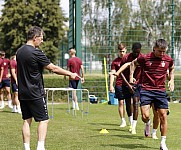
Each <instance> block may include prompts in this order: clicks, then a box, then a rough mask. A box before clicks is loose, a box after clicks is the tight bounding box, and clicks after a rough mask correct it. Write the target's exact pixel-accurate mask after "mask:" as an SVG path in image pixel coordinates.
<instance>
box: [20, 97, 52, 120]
mask: <svg viewBox="0 0 181 150" xmlns="http://www.w3.org/2000/svg"><path fill="white" fill-rule="evenodd" d="M20 106H21V111H22V118H23V120H26V119H29V118H32V117H33V118H34V119H35V121H36V122H39V121H44V120H48V119H49V117H48V110H47V103H46V99H45V98H41V99H39V100H20Z"/></svg>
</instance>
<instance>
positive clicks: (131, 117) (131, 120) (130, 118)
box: [129, 116, 133, 125]
mask: <svg viewBox="0 0 181 150" xmlns="http://www.w3.org/2000/svg"><path fill="white" fill-rule="evenodd" d="M132 122H133V116H129V123H130V125H132Z"/></svg>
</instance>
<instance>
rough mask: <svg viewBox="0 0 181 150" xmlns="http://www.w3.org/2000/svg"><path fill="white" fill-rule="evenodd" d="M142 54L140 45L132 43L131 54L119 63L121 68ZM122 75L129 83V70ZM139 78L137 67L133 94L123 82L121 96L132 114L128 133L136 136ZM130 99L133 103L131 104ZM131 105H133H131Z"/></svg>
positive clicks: (139, 69)
mask: <svg viewBox="0 0 181 150" xmlns="http://www.w3.org/2000/svg"><path fill="white" fill-rule="evenodd" d="M142 55H143V54H142V53H141V44H140V43H133V45H132V52H131V53H128V54H126V55H125V56H124V57H123V58H122V61H121V66H122V65H124V64H126V63H129V62H132V61H133V60H134V59H135V58H137V57H139V56H142ZM123 75H124V76H125V78H126V80H127V81H129V76H130V70H129V68H127V69H125V70H124V71H123ZM140 76H141V68H140V67H137V68H136V70H135V72H134V78H135V79H136V84H135V87H134V90H135V91H134V92H133V93H132V92H130V90H129V88H128V86H127V84H126V83H125V82H123V94H124V95H125V99H126V102H127V103H129V104H130V110H131V111H130V112H132V113H133V119H132V122H131V126H130V129H129V131H130V132H131V133H132V134H136V124H137V118H138V103H139V98H140V95H139V88H140ZM131 99H132V101H133V102H131ZM131 103H133V105H132V104H131Z"/></svg>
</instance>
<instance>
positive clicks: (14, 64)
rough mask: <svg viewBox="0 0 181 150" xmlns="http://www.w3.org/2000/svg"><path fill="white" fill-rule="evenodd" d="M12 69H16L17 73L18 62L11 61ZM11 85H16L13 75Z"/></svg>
mask: <svg viewBox="0 0 181 150" xmlns="http://www.w3.org/2000/svg"><path fill="white" fill-rule="evenodd" d="M10 69H15V73H17V62H16V60H10ZM11 83H16V81H15V79H14V78H13V76H12V74H11Z"/></svg>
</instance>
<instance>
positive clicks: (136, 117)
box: [131, 97, 139, 134]
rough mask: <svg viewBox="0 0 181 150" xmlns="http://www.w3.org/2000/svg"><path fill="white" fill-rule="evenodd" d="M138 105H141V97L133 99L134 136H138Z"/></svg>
mask: <svg viewBox="0 0 181 150" xmlns="http://www.w3.org/2000/svg"><path fill="white" fill-rule="evenodd" d="M138 103H139V97H134V98H133V122H132V131H131V133H132V134H136V125H137V119H138Z"/></svg>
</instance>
